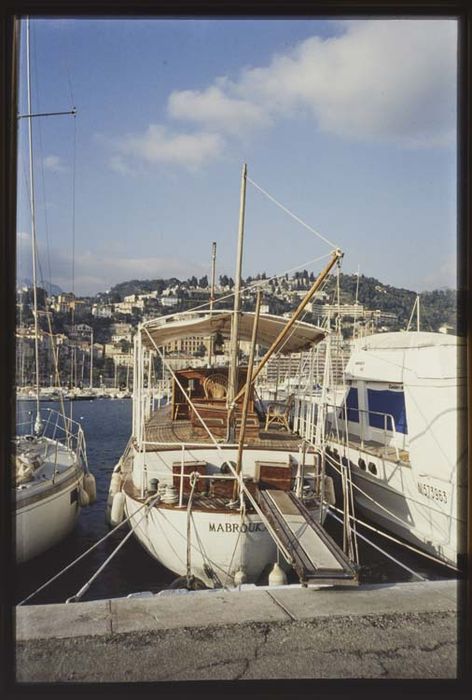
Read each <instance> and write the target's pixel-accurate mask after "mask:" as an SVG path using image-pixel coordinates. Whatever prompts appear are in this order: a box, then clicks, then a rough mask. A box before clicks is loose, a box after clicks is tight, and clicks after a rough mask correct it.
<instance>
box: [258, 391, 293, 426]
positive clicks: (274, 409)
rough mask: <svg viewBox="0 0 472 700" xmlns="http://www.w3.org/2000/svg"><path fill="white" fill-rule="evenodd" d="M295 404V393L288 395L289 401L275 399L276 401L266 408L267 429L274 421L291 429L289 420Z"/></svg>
mask: <svg viewBox="0 0 472 700" xmlns="http://www.w3.org/2000/svg"><path fill="white" fill-rule="evenodd" d="M294 404H295V397H294V396H293V394H291V395H290V396H289V397H288V399H287V401H275V402H274V403H270V404H269V405H268V406H267V410H266V422H265V430H267V429H268V427H269V425H271V424H272V423H276V424H278V425H282V426H283V427H284V428H286V429H287V430H290V426H289V424H288V421H289V418H290V413H291V411H292V408H293V406H294Z"/></svg>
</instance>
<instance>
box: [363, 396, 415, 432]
mask: <svg viewBox="0 0 472 700" xmlns="http://www.w3.org/2000/svg"><path fill="white" fill-rule="evenodd" d="M367 400H368V405H369V411H376V413H369V425H370V426H372V427H373V428H380V429H381V430H383V429H384V427H386V428H387V430H393V425H392V420H391V418H390V417H389V416H387V418H385V417H384V416H383V415H378V414H379V413H381V414H384V413H387V414H390V415H391V416H393V419H394V421H395V428H396V430H397V432H398V433H403V434H404V435H406V434H407V432H408V426H407V423H406V410H405V396H404V394H403V391H389V390H384V391H379V390H377V389H367Z"/></svg>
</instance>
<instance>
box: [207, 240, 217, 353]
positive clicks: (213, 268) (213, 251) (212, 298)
mask: <svg viewBox="0 0 472 700" xmlns="http://www.w3.org/2000/svg"><path fill="white" fill-rule="evenodd" d="M215 272H216V243H215V241H213V243H212V244H211V282H210V317H211V315H212V311H213V303H214V301H215ZM212 355H213V335H210V342H209V344H208V366H209V367H211V360H212Z"/></svg>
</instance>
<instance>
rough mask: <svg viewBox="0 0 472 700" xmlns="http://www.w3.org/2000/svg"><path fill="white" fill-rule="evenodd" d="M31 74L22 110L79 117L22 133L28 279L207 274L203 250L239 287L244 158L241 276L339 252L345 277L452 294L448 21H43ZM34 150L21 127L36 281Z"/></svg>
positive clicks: (452, 66)
mask: <svg viewBox="0 0 472 700" xmlns="http://www.w3.org/2000/svg"><path fill="white" fill-rule="evenodd" d="M25 44H26V42H25V40H24V36H23V38H22V48H21V63H20V104H19V113H20V114H26V113H27V103H26V78H25V70H26V69H25ZM31 82H32V110H33V113H37V112H53V111H67V110H70V109H71V108H72V107H75V108H76V109H77V115H76V116H75V117H73V116H70V115H63V116H50V117H38V118H35V119H33V122H32V123H33V142H34V173H35V176H34V181H35V208H36V217H35V218H36V232H37V239H38V252H39V261H40V277H42V278H44V279H48V280H50V281H51V282H53V283H54V284H57V285H59V286H60V287H62V288H63V289H64V290H67V291H69V290H72V291H75V292H76V293H77V294H81V295H92V294H96V293H97V292H100V291H105V290H107V289H109V288H110V287H111V286H112V285H113V284H116V283H118V282H121V281H125V280H130V279H153V278H159V277H163V278H169V277H173V276H175V277H178V278H181V279H183V278H187V277H190V276H192V275H196V276H197V277H200V276H203V275H205V274H208V275H209V274H210V269H211V245H212V242H213V241H216V243H217V260H216V268H217V275H221V274H227V275H230V276H233V277H234V275H235V259H236V244H237V232H238V219H239V202H240V183H241V170H242V166H243V163H247V167H248V176H249V178H250V182H248V184H247V198H246V221H245V242H244V256H243V277H247V276H248V275H252V276H254V275H255V274H257V273H258V272H266V273H267V274H268V275H275V274H282V273H285V272H286V271H289V270H295V269H298V268H300V269H308V270H310V271H314V272H315V273H316V272H317V271H319V270H321V268H322V267H323V266H324V265H325V264H326V262H327V259H328V257H327V256H329V253H330V251H331V250H332V249H333V248H334V247H339V248H341V250H342V251H343V253H344V258H343V263H342V270H343V272H346V273H356V272H358V271H359V272H360V274H363V275H366V276H369V277H376V278H377V279H379V280H380V281H382V282H384V283H386V284H391V285H394V286H397V287H406V288H408V289H412V290H415V291H418V292H419V291H424V290H431V289H436V288H442V287H454V286H455V284H456V255H457V252H456V228H457V213H456V190H457V182H456V159H457V143H456V140H457V139H456V118H457V117H456V101H457V94H456V93H457V85H456V83H457V25H456V22H455V20H453V19H426V18H422V19H415V20H411V19H371V20H367V19H350V20H347V19H346V20H343V19H336V20H311V19H309V20H307V19H304V20H299V19H293V20H292V19H272V20H267V19H246V20H240V19H229V20H217V19H196V20H184V19H177V20H171V19H169V20H155V19H146V20H142V19H139V20H138V19H108V20H107V19H85V18H80V19H79V18H78V19H45V18H42V19H36V20H31ZM27 143H28V142H27V120H26V119H20V120H19V167H18V188H19V192H18V265H17V271H18V276H19V277H20V278H23V277H26V278H29V279H31V277H32V274H31V255H30V249H31V215H30V205H29V197H28V153H27ZM253 183H255V184H253ZM256 185H257V187H256ZM261 190H262V191H261ZM264 192H265V193H268V194H269V195H270V197H271V198H269V197H268V196H266V194H264ZM295 217H296V218H295ZM317 234H321V237H320V236H319V235H317Z"/></svg>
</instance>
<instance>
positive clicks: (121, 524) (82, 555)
mask: <svg viewBox="0 0 472 700" xmlns="http://www.w3.org/2000/svg"><path fill="white" fill-rule="evenodd" d="M146 505H147V502H146V503H143V504H142V505H141V506H140V507H139V508H138V510H136V511H135V512H134V513H133V515H136V513H138V512H139V511H140V510H141V509H142V508H144V507H145V506H146ZM132 517H133V516H132V515H130V516H128V517H127V518H126V519H125V520H122V521H121V523H118V525H116V526H115V527H114V528H113V529H112V530H110V532H107V534H106V535H105V536H104V537H102V538H101V539H100V540H98V542H95V544H94V545H92V546H91V547H89V549H87V550H86V551H85V552H83V553H82V554H81V555H80V556H78V557H77V559H74V561H72V562H71V563H70V564H68V565H67V566H65V567H64V568H63V569H61V570H60V571H59V572H58V573H57V574H55V576H53V577H52V578H50V579H49V580H48V581H46V583H43V584H42V585H41V586H40V587H39V588H37V589H36V590H35V591H33V593H30V594H29V596H27V597H26V598H24V599H23V600H22V601H21V602H20V603H17V605H18V606H19V605H23V604H24V603H27V602H28V600H30V599H31V598H33V597H34V596H35V595H37V594H38V593H40V592H41V591H42V590H44V589H45V588H47V587H48V586H49V585H50V584H51V583H53V582H54V581H55V580H56V579H58V578H59V577H60V576H62V575H63V574H65V573H66V571H68V570H69V569H71V568H72V567H73V566H74V565H75V564H77V563H78V562H79V561H81V559H83V558H84V557H86V556H87V554H90V552H92V551H93V550H94V549H96V548H97V547H98V545H100V544H102V542H105V540H106V539H108V537H111V535H113V533H114V532H116V531H117V530H119V529H120V527H123V525H125V523H127V522H128V521H129V520H131V518H132Z"/></svg>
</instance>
